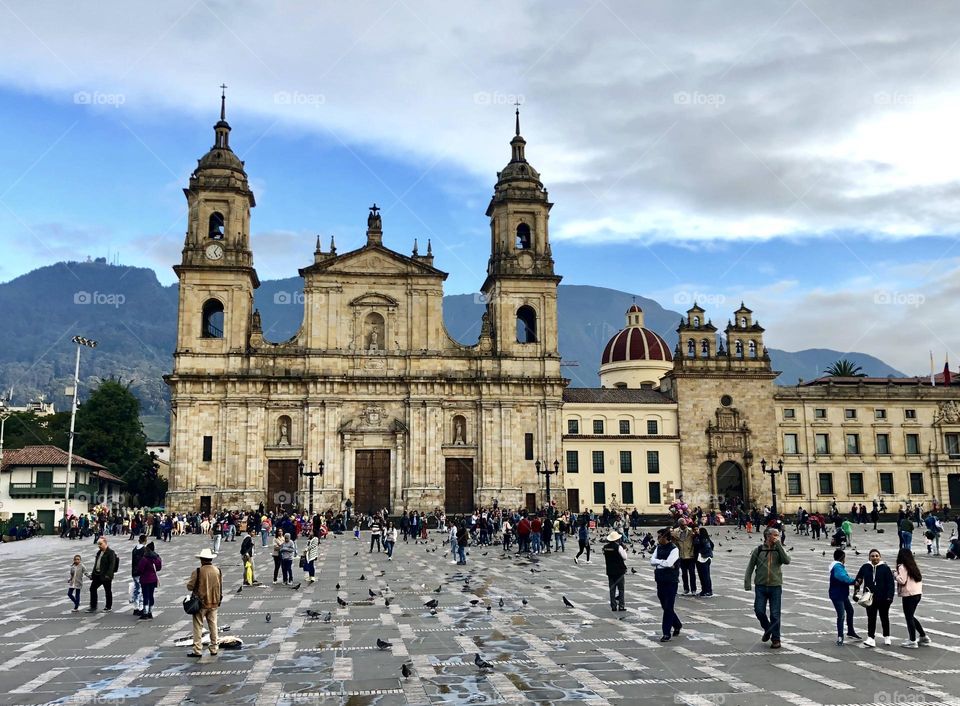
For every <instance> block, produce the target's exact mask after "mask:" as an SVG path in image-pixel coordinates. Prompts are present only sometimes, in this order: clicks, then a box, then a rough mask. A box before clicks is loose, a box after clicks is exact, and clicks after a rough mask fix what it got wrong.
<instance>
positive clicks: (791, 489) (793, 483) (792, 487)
mask: <svg viewBox="0 0 960 706" xmlns="http://www.w3.org/2000/svg"><path fill="white" fill-rule="evenodd" d="M802 494H803V490H802V489H801V487H800V474H799V473H788V474H787V495H802Z"/></svg>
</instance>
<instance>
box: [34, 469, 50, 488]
mask: <svg viewBox="0 0 960 706" xmlns="http://www.w3.org/2000/svg"><path fill="white" fill-rule="evenodd" d="M36 486H37V488H45V489H50V488H53V471H37V479H36Z"/></svg>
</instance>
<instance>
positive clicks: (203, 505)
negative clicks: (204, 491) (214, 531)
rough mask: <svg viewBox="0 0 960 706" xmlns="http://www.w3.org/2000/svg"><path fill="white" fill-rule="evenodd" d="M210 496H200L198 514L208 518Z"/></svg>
mask: <svg viewBox="0 0 960 706" xmlns="http://www.w3.org/2000/svg"><path fill="white" fill-rule="evenodd" d="M210 506H211V503H210V496H209V495H201V496H200V513H201V514H203V515H206V516H208V517H209V516H210Z"/></svg>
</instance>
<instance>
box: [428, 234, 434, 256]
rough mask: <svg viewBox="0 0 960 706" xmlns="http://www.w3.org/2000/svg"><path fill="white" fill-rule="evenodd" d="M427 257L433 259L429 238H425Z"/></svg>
mask: <svg viewBox="0 0 960 706" xmlns="http://www.w3.org/2000/svg"><path fill="white" fill-rule="evenodd" d="M427 257H433V247H432V246H431V245H430V238H427Z"/></svg>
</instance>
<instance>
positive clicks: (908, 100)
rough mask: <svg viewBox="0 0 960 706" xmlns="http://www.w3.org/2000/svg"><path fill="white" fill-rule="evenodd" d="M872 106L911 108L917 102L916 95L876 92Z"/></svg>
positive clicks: (897, 92)
mask: <svg viewBox="0 0 960 706" xmlns="http://www.w3.org/2000/svg"><path fill="white" fill-rule="evenodd" d="M873 102H874V105H893V106H912V105H916V104H917V103H918V102H919V99H918V97H917V94H916V93H902V92H900V91H877V92H876V93H874V94H873Z"/></svg>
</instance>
